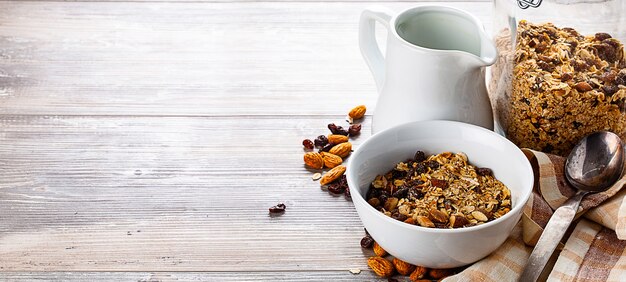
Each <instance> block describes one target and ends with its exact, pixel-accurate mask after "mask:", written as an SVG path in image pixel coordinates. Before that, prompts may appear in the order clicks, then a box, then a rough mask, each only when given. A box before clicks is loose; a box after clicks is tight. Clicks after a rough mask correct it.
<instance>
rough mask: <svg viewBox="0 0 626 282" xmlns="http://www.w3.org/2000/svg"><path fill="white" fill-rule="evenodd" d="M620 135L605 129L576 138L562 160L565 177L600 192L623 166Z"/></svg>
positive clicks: (608, 185)
mask: <svg viewBox="0 0 626 282" xmlns="http://www.w3.org/2000/svg"><path fill="white" fill-rule="evenodd" d="M621 143H622V142H621V140H620V138H619V136H617V135H616V134H615V133H612V132H608V131H600V132H596V133H593V134H591V135H588V136H587V137H585V138H583V139H582V140H580V142H578V144H577V145H576V146H575V147H574V149H573V150H572V152H571V153H570V154H569V156H568V158H567V161H566V162H565V178H566V179H567V182H569V184H570V185H572V186H574V188H576V189H578V190H583V191H589V192H602V191H605V190H606V189H608V188H609V187H611V186H612V185H613V183H615V182H617V180H618V179H619V178H620V176H621V175H622V171H623V169H624V148H623V147H622V144H621Z"/></svg>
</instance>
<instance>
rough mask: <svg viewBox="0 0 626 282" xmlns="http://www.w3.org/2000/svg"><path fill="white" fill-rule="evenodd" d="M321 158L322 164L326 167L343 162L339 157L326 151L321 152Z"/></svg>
mask: <svg viewBox="0 0 626 282" xmlns="http://www.w3.org/2000/svg"><path fill="white" fill-rule="evenodd" d="M321 155H322V159H323V160H324V166H326V167H327V168H333V167H336V166H338V165H340V164H342V163H343V160H342V159H341V157H339V156H337V155H333V154H331V153H328V152H322V153H321Z"/></svg>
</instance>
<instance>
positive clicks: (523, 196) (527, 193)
mask: <svg viewBox="0 0 626 282" xmlns="http://www.w3.org/2000/svg"><path fill="white" fill-rule="evenodd" d="M429 124H435V125H436V124H445V125H446V126H456V127H465V128H469V129H471V130H477V131H482V132H483V133H486V134H487V135H491V136H492V137H493V138H496V139H500V140H501V141H504V142H505V144H507V145H510V146H511V147H512V148H514V149H515V150H513V151H514V153H513V154H515V155H517V157H519V158H520V159H523V160H526V165H525V166H526V168H527V169H526V171H527V175H526V176H527V177H528V179H529V183H530V188H529V189H527V190H525V191H523V193H522V194H521V195H520V199H519V202H520V204H517V205H516V206H514V207H513V208H512V209H511V210H510V211H509V212H507V213H506V214H505V215H503V216H501V217H499V218H497V219H495V220H492V221H489V222H487V223H484V224H481V225H475V226H470V227H462V228H428V227H422V226H418V225H413V224H408V223H404V222H401V221H398V220H396V219H393V218H391V217H388V216H386V215H384V214H383V213H381V212H380V211H378V210H376V209H375V208H374V207H372V206H371V205H370V204H369V203H367V201H366V200H365V197H364V195H361V193H360V192H359V191H358V189H357V188H356V187H357V186H358V185H356V184H357V183H355V182H356V180H355V177H353V176H352V175H353V171H354V170H355V168H353V167H354V165H353V163H354V160H355V158H354V157H355V156H358V155H359V154H360V152H361V151H362V150H364V149H363V148H365V147H367V145H368V144H370V143H374V142H376V141H377V140H378V139H380V138H382V137H381V136H384V135H387V134H391V133H390V132H394V131H397V130H401V129H402V128H405V127H406V128H410V127H415V126H421V125H429ZM534 178H535V177H534V174H533V169H532V166H531V164H530V161H528V158H526V156H525V154H524V153H523V152H522V150H521V149H520V148H518V147H517V146H516V145H515V144H513V143H512V142H511V141H510V140H508V139H506V138H505V137H504V136H502V135H500V134H498V133H496V132H494V131H491V130H488V129H486V128H483V127H479V126H476V125H472V124H468V123H463V122H458V121H448V120H428V121H413V122H408V123H403V124H400V125H396V126H393V127H390V128H388V129H385V130H383V131H380V132H378V133H376V134H374V135H372V136H370V137H369V138H368V139H367V140H365V141H364V142H363V143H362V144H361V145H359V148H357V150H356V151H355V152H354V154H353V155H352V156H350V161H349V162H348V171H347V172H346V180H347V181H348V189H350V194H352V195H355V194H356V195H358V197H352V200H353V201H355V200H356V201H357V202H358V203H359V204H360V205H365V206H366V211H367V212H370V213H372V212H373V213H375V214H376V215H375V216H377V217H379V218H384V220H387V221H388V222H390V223H391V224H395V225H397V226H399V227H402V228H408V229H410V230H416V231H420V232H426V233H432V234H458V233H466V232H472V231H478V230H481V229H485V228H489V227H491V226H494V225H497V224H499V223H501V222H505V221H506V220H507V219H508V218H510V217H514V216H516V215H517V214H518V212H519V211H520V210H521V209H523V208H524V206H526V203H527V202H528V199H529V198H530V195H531V194H532V191H533V187H534V182H535V180H534ZM353 187H355V188H353ZM355 198H356V199H355ZM521 203H523V204H521ZM355 207H356V205H355Z"/></svg>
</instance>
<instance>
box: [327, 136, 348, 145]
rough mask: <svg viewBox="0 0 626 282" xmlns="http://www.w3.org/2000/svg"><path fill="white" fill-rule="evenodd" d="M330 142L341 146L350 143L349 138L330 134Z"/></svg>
mask: <svg viewBox="0 0 626 282" xmlns="http://www.w3.org/2000/svg"><path fill="white" fill-rule="evenodd" d="M328 142H329V143H330V144H341V143H343V142H348V136H345V135H341V134H330V135H328Z"/></svg>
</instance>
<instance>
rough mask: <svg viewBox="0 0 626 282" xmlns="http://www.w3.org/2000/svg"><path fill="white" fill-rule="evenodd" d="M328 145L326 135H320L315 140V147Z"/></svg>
mask: <svg viewBox="0 0 626 282" xmlns="http://www.w3.org/2000/svg"><path fill="white" fill-rule="evenodd" d="M326 144H328V138H327V137H326V135H320V136H317V138H315V147H324V146H326Z"/></svg>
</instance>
